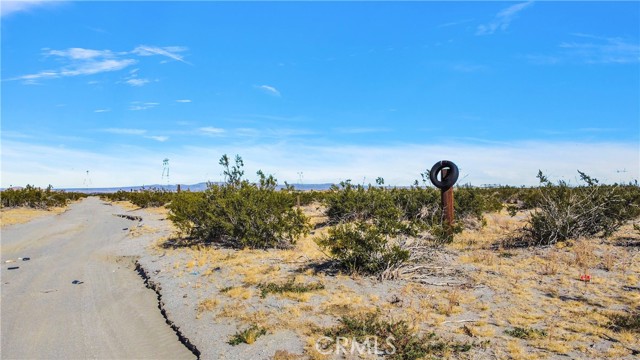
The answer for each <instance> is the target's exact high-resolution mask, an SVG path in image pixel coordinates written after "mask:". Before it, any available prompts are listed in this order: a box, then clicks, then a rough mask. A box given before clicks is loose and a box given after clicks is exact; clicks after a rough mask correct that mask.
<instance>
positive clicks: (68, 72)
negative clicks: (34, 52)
mask: <svg viewBox="0 0 640 360" xmlns="http://www.w3.org/2000/svg"><path fill="white" fill-rule="evenodd" d="M135 63H136V60H133V59H122V60H116V59H105V60H98V61H94V60H90V61H82V62H79V63H74V64H71V65H69V66H67V67H64V68H61V69H58V70H45V71H41V72H39V73H35V74H28V75H22V76H18V77H15V78H12V79H11V80H25V81H28V82H31V83H33V82H34V81H37V80H40V79H54V78H61V77H69V76H80V75H94V74H99V73H103V72H110V71H118V70H121V69H124V68H126V67H127V66H130V65H133V64H135Z"/></svg>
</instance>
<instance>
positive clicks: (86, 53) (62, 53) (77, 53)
mask: <svg viewBox="0 0 640 360" xmlns="http://www.w3.org/2000/svg"><path fill="white" fill-rule="evenodd" d="M44 50H45V52H44V55H45V56H59V57H63V58H69V59H72V60H88V59H94V58H101V57H102V58H113V57H114V56H115V54H114V53H112V52H111V50H94V49H83V48H69V49H67V50H50V49H44Z"/></svg>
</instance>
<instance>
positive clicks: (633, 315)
mask: <svg viewBox="0 0 640 360" xmlns="http://www.w3.org/2000/svg"><path fill="white" fill-rule="evenodd" d="M609 319H610V320H611V321H610V323H609V326H610V327H612V328H613V329H614V330H615V331H631V332H635V333H640V311H636V312H629V313H612V314H610V315H609Z"/></svg>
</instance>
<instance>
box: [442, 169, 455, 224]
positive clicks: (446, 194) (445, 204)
mask: <svg viewBox="0 0 640 360" xmlns="http://www.w3.org/2000/svg"><path fill="white" fill-rule="evenodd" d="M448 172H449V171H448V170H447V169H442V175H441V176H442V179H444V178H445V177H446V176H447V173H448ZM441 192H442V211H443V213H444V219H445V221H446V222H447V224H448V225H449V231H451V230H453V218H454V214H453V186H451V187H450V188H448V189H442V190H441ZM451 235H453V234H451Z"/></svg>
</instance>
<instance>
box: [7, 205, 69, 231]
mask: <svg viewBox="0 0 640 360" xmlns="http://www.w3.org/2000/svg"><path fill="white" fill-rule="evenodd" d="M65 211H66V208H65V207H55V208H51V209H49V210H41V209H32V208H25V207H20V208H2V209H0V228H1V227H5V226H9V225H15V224H24V223H27V222H29V221H31V220H34V219H37V218H40V217H43V216H52V215H58V214H62V213H63V212H65Z"/></svg>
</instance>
